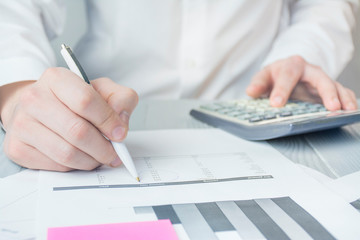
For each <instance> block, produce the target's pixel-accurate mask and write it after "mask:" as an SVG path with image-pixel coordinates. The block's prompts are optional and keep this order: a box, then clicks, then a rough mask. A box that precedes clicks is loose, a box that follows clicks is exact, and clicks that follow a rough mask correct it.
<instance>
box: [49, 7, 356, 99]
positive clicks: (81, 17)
mask: <svg viewBox="0 0 360 240" xmlns="http://www.w3.org/2000/svg"><path fill="white" fill-rule="evenodd" d="M64 2H65V4H66V5H67V6H68V8H67V19H66V25H65V29H64V33H63V34H62V35H61V36H59V37H58V38H56V39H54V40H53V41H52V46H53V48H54V50H55V54H56V58H57V61H58V63H59V65H60V66H65V63H64V62H63V59H62V58H61V56H60V53H59V51H60V45H61V44H62V43H67V44H68V45H69V46H75V44H76V43H77V42H78V41H79V39H80V38H81V36H82V35H83V34H84V32H85V30H86V9H85V4H84V1H83V0H81V1H80V0H77V1H74V0H64ZM356 22H357V26H356V28H355V29H354V42H355V53H354V57H353V59H352V60H351V62H350V63H349V65H348V66H347V67H346V68H345V70H344V71H343V73H342V74H341V75H340V77H339V79H338V81H339V82H341V83H343V84H344V85H345V86H346V87H348V88H350V89H352V90H353V91H355V93H356V95H357V97H358V98H360V9H359V10H358V14H357V21H356Z"/></svg>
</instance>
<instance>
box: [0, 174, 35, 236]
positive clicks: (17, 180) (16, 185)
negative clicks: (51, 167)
mask: <svg viewBox="0 0 360 240" xmlns="http://www.w3.org/2000/svg"><path fill="white" fill-rule="evenodd" d="M37 186H38V171H33V170H24V171H22V172H20V173H17V174H14V175H12V176H9V177H6V178H3V179H2V181H1V182H0V193H1V197H0V239H1V240H2V239H19V240H20V239H27V240H30V239H35V216H36V206H37Z"/></svg>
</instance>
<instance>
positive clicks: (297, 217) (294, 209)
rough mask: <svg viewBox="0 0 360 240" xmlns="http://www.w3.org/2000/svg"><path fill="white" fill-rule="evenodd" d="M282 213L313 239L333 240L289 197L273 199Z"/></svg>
mask: <svg viewBox="0 0 360 240" xmlns="http://www.w3.org/2000/svg"><path fill="white" fill-rule="evenodd" d="M272 200H273V202H274V203H276V204H277V205H278V206H279V207H280V208H281V209H282V210H284V212H286V213H287V214H288V215H289V216H290V217H291V218H292V219H294V221H295V222H297V223H298V224H299V225H300V226H301V227H302V228H303V229H304V230H305V231H306V232H307V233H308V234H309V235H310V236H311V237H312V238H313V239H335V238H334V237H333V236H332V235H331V234H330V233H329V232H328V231H327V230H326V229H325V228H324V227H323V226H322V225H321V224H320V223H319V222H318V221H317V220H316V219H315V218H314V217H313V216H311V215H310V214H309V213H308V212H307V211H305V210H304V209H303V208H302V207H301V206H299V205H298V204H297V203H296V202H294V201H293V200H292V199H291V198H289V197H282V198H273V199H272Z"/></svg>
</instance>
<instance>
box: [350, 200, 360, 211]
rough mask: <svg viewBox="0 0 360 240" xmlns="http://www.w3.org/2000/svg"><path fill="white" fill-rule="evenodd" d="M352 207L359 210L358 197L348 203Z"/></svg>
mask: <svg viewBox="0 0 360 240" xmlns="http://www.w3.org/2000/svg"><path fill="white" fill-rule="evenodd" d="M350 204H351V205H352V206H353V207H354V208H356V209H357V210H359V211H360V199H358V200H355V201H353V202H351V203H350Z"/></svg>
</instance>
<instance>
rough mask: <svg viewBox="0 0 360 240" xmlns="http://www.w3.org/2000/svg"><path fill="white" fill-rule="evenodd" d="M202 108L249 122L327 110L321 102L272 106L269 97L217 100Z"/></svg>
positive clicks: (278, 119)
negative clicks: (279, 106)
mask: <svg viewBox="0 0 360 240" xmlns="http://www.w3.org/2000/svg"><path fill="white" fill-rule="evenodd" d="M200 108H201V109H203V110H206V111H210V112H212V113H214V114H216V115H222V116H224V117H228V118H233V119H236V120H238V121H242V122H248V123H261V122H264V123H265V122H268V121H271V122H273V121H282V120H285V119H288V118H290V117H291V118H297V117H302V116H304V115H306V116H309V115H310V116H311V115H318V114H319V113H323V112H327V110H326V108H325V107H324V106H323V105H321V104H315V103H309V102H302V101H289V102H288V103H287V104H286V105H285V106H283V107H281V108H275V107H271V106H270V102H269V99H241V100H235V101H227V102H215V103H211V104H206V105H202V106H200Z"/></svg>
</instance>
